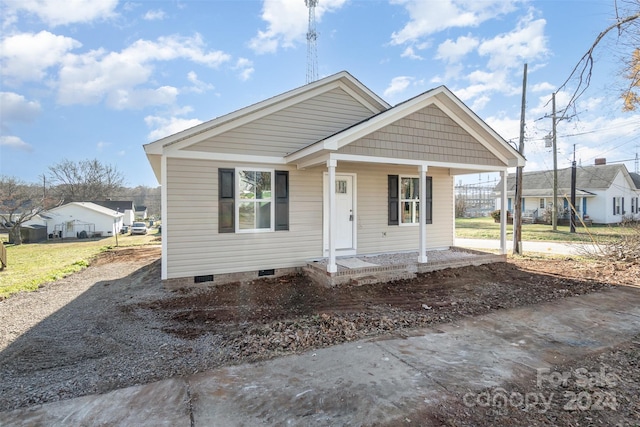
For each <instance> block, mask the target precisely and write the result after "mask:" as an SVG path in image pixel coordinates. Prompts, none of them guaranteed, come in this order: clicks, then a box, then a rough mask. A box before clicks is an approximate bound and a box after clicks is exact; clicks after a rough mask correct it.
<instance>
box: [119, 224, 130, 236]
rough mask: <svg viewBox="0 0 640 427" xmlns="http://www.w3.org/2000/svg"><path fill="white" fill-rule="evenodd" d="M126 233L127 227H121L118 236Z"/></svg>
mask: <svg viewBox="0 0 640 427" xmlns="http://www.w3.org/2000/svg"><path fill="white" fill-rule="evenodd" d="M128 232H129V226H128V225H123V226H122V228H121V229H120V234H127V233H128Z"/></svg>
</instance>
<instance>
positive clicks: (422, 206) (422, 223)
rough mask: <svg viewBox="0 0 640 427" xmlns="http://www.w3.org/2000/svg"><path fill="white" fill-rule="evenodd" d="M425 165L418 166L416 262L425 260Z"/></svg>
mask: <svg viewBox="0 0 640 427" xmlns="http://www.w3.org/2000/svg"><path fill="white" fill-rule="evenodd" d="M427 169H428V167H427V165H425V164H422V165H420V167H419V168H418V170H419V172H420V218H419V219H420V249H419V251H420V252H419V254H418V262H420V263H425V262H427V221H426V219H425V218H426V215H427Z"/></svg>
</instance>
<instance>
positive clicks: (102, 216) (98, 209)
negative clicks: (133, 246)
mask: <svg viewBox="0 0 640 427" xmlns="http://www.w3.org/2000/svg"><path fill="white" fill-rule="evenodd" d="M123 217H124V214H122V213H120V212H116V211H114V210H111V209H108V208H105V207H103V206H100V205H97V204H95V203H91V202H71V203H67V204H65V205H61V206H58V207H56V208H53V209H51V210H48V211H46V212H43V213H41V214H40V215H38V216H36V217H35V218H33V219H32V220H30V221H27V222H26V223H25V224H26V225H34V224H37V225H46V227H47V234H48V235H49V236H51V237H56V238H63V239H64V238H77V237H79V236H80V235H81V233H82V232H83V231H84V233H86V236H87V237H94V236H105V237H106V236H113V235H114V234H115V233H118V232H119V231H120V229H121V228H122V226H123V225H124V224H123ZM83 235H84V234H83Z"/></svg>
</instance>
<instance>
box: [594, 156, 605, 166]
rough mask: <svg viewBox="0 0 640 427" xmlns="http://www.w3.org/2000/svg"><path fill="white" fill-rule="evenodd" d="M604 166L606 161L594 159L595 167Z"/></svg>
mask: <svg viewBox="0 0 640 427" xmlns="http://www.w3.org/2000/svg"><path fill="white" fill-rule="evenodd" d="M606 164H607V159H606V158H604V157H601V158H599V159H596V163H595V165H596V166H598V165H606Z"/></svg>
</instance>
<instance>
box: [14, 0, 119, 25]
mask: <svg viewBox="0 0 640 427" xmlns="http://www.w3.org/2000/svg"><path fill="white" fill-rule="evenodd" d="M117 5H118V0H65V1H59V0H19V1H7V2H5V6H6V12H5V13H6V16H5V22H12V21H15V19H16V15H17V14H18V13H21V12H25V13H28V14H32V15H36V16H37V17H38V18H39V19H40V20H41V21H42V22H44V23H45V24H47V25H49V26H51V27H55V26H58V25H68V24H73V23H88V22H92V21H95V20H98V19H108V18H112V17H114V16H115V15H116V12H115V9H116V6H117Z"/></svg>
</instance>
